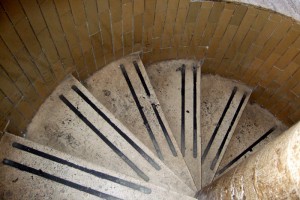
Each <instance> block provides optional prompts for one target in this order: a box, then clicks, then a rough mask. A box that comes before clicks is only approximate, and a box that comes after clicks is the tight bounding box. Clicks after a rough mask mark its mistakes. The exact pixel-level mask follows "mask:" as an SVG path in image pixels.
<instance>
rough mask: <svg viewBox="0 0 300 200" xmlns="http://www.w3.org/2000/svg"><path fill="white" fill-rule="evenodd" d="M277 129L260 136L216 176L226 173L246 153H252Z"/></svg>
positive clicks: (273, 128)
mask: <svg viewBox="0 0 300 200" xmlns="http://www.w3.org/2000/svg"><path fill="white" fill-rule="evenodd" d="M276 128H277V127H276V126H274V127H272V128H271V129H270V130H268V131H267V132H266V133H265V134H264V135H262V136H261V137H260V138H259V139H258V140H257V141H255V142H254V143H253V144H251V145H250V146H249V147H248V148H247V149H245V150H244V151H243V152H242V153H240V154H239V155H238V156H236V157H235V158H234V159H232V160H231V161H230V162H229V163H228V164H227V165H225V166H224V167H223V168H222V169H220V170H219V171H218V172H217V173H216V175H220V174H222V173H223V172H224V171H226V170H227V169H228V168H229V167H231V166H232V165H233V164H234V163H235V162H237V161H238V160H239V159H241V158H242V157H243V156H244V155H246V153H248V152H250V151H252V149H253V148H254V147H255V146H256V145H258V144H259V143H260V142H261V141H263V140H264V139H266V138H267V137H268V136H269V135H270V134H271V133H272V132H274V131H275V129H276Z"/></svg>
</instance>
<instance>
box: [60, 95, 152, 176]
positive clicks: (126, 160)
mask: <svg viewBox="0 0 300 200" xmlns="http://www.w3.org/2000/svg"><path fill="white" fill-rule="evenodd" d="M59 98H60V99H61V100H62V101H63V102H64V103H65V104H66V106H68V108H69V109H70V110H72V111H73V112H74V113H75V114H76V115H77V117H79V118H80V119H81V120H82V121H83V122H84V123H85V124H86V125H87V126H88V127H89V128H90V129H92V131H94V133H96V134H97V135H98V136H99V137H100V138H101V139H102V141H103V142H104V143H105V144H106V145H107V146H109V147H110V148H111V149H112V150H113V151H114V152H115V153H116V154H117V155H118V156H119V157H120V158H121V159H122V160H123V161H124V162H125V163H126V164H127V165H128V166H129V167H131V169H133V170H134V171H135V173H136V174H137V175H138V176H139V177H141V178H142V179H144V180H145V181H149V177H148V176H147V175H146V174H145V173H144V172H143V171H142V170H140V169H139V168H138V167H137V166H136V165H135V164H134V163H133V162H132V161H131V160H130V159H129V158H128V157H127V156H126V155H125V154H124V153H123V152H121V151H120V150H119V149H118V147H116V146H115V145H114V144H113V143H111V142H110V141H109V140H108V139H107V138H106V137H105V136H104V135H103V134H102V133H101V132H100V131H99V130H98V129H97V128H96V127H95V126H94V125H93V124H92V123H91V122H90V121H89V120H88V119H87V118H86V117H85V116H83V114H82V113H81V112H80V111H79V110H77V109H76V108H75V106H73V105H72V104H71V102H70V101H69V100H68V99H66V97H65V96H63V95H60V96H59Z"/></svg>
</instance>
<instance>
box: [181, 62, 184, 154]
mask: <svg viewBox="0 0 300 200" xmlns="http://www.w3.org/2000/svg"><path fill="white" fill-rule="evenodd" d="M181 154H182V156H183V157H184V156H185V65H184V64H183V65H182V66H181Z"/></svg>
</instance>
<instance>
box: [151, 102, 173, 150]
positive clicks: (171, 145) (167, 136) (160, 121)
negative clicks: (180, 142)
mask: <svg viewBox="0 0 300 200" xmlns="http://www.w3.org/2000/svg"><path fill="white" fill-rule="evenodd" d="M151 105H152V108H153V110H154V113H155V116H156V118H157V120H158V123H159V125H160V127H161V129H162V131H163V133H164V136H165V138H166V140H167V143H168V145H169V148H170V150H171V152H172V154H173V156H177V152H176V149H175V147H174V144H173V142H172V140H171V138H170V136H169V133H168V131H167V129H166V127H165V125H164V122H163V121H162V119H161V117H160V115H159V113H158V110H157V108H156V105H155V104H154V103H152V104H151Z"/></svg>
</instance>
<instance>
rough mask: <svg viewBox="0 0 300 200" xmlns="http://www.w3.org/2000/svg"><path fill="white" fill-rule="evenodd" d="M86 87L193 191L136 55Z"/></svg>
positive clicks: (92, 79) (103, 72) (100, 73)
mask: <svg viewBox="0 0 300 200" xmlns="http://www.w3.org/2000/svg"><path fill="white" fill-rule="evenodd" d="M86 87H87V88H88V89H89V91H90V92H91V93H92V94H93V95H94V96H95V97H96V98H97V99H98V100H99V101H100V102H101V103H102V104H103V105H104V106H105V107H106V108H108V110H110V111H111V112H112V113H113V114H114V115H115V116H116V118H117V119H119V120H120V121H121V122H122V123H123V124H124V125H125V126H126V127H127V128H128V129H129V130H131V132H132V133H134V134H135V136H136V137H137V138H138V139H139V140H140V141H142V142H143V143H144V144H145V145H146V146H147V147H148V148H149V149H150V150H151V151H152V152H153V153H154V154H156V155H157V157H159V158H160V160H162V161H163V162H164V163H165V164H166V165H167V166H168V167H169V168H170V169H171V170H172V171H173V172H174V173H175V174H176V175H177V176H178V177H180V179H181V180H183V181H184V182H185V183H186V184H187V185H188V186H189V187H190V188H192V189H193V190H196V187H195V184H194V182H193V179H192V177H191V174H190V172H189V170H188V168H187V166H186V164H185V162H184V159H183V157H182V155H181V153H180V149H179V147H178V146H177V143H176V140H175V138H174V136H173V134H172V131H171V129H170V127H169V125H168V122H167V120H166V119H165V116H164V113H163V111H162V109H161V106H160V104H159V101H158V100H157V97H156V94H155V92H154V90H153V88H152V85H151V83H150V81H149V78H148V76H147V73H146V71H145V68H144V65H143V63H142V61H141V60H140V58H139V56H138V55H131V56H128V57H125V58H122V59H120V60H118V61H115V62H113V63H111V64H109V65H107V66H106V67H105V68H103V69H101V70H100V71H98V72H96V73H95V74H94V75H92V76H91V77H90V78H88V79H87V81H86Z"/></svg>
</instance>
